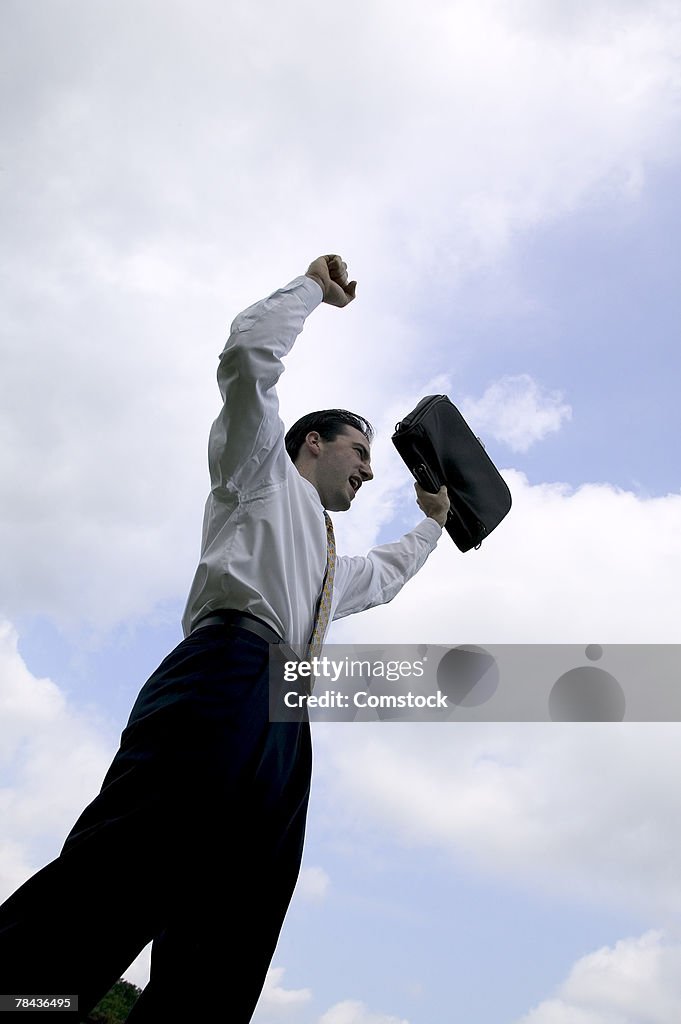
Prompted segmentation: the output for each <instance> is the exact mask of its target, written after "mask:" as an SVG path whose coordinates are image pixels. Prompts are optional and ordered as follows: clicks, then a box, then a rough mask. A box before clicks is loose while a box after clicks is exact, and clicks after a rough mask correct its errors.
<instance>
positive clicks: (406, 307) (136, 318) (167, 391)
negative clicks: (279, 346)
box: [0, 0, 681, 629]
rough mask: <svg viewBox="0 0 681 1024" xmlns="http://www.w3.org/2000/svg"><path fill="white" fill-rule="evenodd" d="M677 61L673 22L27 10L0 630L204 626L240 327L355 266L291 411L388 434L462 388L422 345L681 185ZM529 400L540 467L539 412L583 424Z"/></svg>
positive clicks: (318, 323)
mask: <svg viewBox="0 0 681 1024" xmlns="http://www.w3.org/2000/svg"><path fill="white" fill-rule="evenodd" d="M133 25H134V31H133V28H132V26H133ZM680 35H681V24H680V19H679V17H678V12H676V11H675V10H674V8H673V5H672V6H669V5H665V4H662V3H656V2H650V3H645V4H629V5H625V6H620V7H619V8H618V11H617V12H616V13H613V10H612V8H611V7H609V6H608V5H607V4H600V3H599V4H598V5H595V8H594V12H593V13H592V14H590V15H588V16H587V15H586V14H580V15H577V14H575V15H574V16H570V17H567V16H566V15H565V14H564V13H563V12H562V7H561V5H560V4H557V3H552V4H549V5H537V3H536V2H530V0H526V2H525V3H521V4H518V5H513V10H512V11H511V10H510V9H509V8H508V5H505V4H503V3H499V2H487V3H482V4H478V3H475V4H473V3H465V4H458V5H454V6H453V5H448V4H442V3H440V2H438V0H429V2H427V3H425V4H420V5H419V6H418V9H417V8H415V7H410V6H409V5H407V4H402V5H400V6H398V7H397V8H396V7H395V5H388V4H387V3H386V2H385V0H372V2H371V3H368V4H367V3H362V4H359V3H355V4H351V5H350V6H349V7H348V8H346V9H345V10H344V17H343V19H342V23H339V21H338V19H337V18H336V17H335V16H334V14H333V12H332V11H330V10H327V9H325V8H320V7H319V6H318V5H317V6H315V5H313V4H311V3H308V2H307V0H302V2H300V3H298V4H295V5H293V7H292V8H291V7H287V8H283V7H281V5H277V4H275V3H271V2H270V3H268V4H265V5H264V6H263V5H259V6H258V7H257V8H249V7H247V6H243V5H241V6H239V7H237V8H234V9H230V11H229V15H227V13H226V11H225V8H224V5H221V4H218V3H217V2H214V0H202V2H200V3H198V4H196V5H192V8H191V12H190V10H189V8H185V7H184V6H183V5H181V4H175V5H173V6H172V7H170V8H168V10H165V11H164V14H163V18H160V16H159V12H158V7H157V5H156V4H155V3H152V2H145V3H134V4H132V3H129V2H128V3H122V4H119V5H117V7H116V10H115V12H114V11H113V10H111V11H109V10H105V9H103V8H100V7H93V6H92V5H90V4H87V3H76V4H73V5H70V6H69V8H68V10H60V11H59V12H58V13H57V12H56V10H55V11H51V10H46V11H45V12H43V14H42V16H41V18H40V19H36V18H35V16H34V14H33V13H32V12H31V10H30V7H27V6H25V5H23V6H22V5H15V6H14V8H13V9H12V13H11V16H10V21H9V22H8V30H7V32H6V33H5V36H4V42H3V43H2V44H0V45H2V46H4V48H5V50H6V51H7V52H6V53H5V55H4V56H5V58H6V66H7V68H8V74H9V83H8V88H11V89H12V90H13V91H12V95H13V97H14V102H13V103H12V104H11V105H10V107H9V108H8V109H7V111H6V114H5V123H4V126H3V127H4V138H5V140H6V152H7V157H6V160H5V162H4V164H3V185H4V187H3V196H4V197H6V198H5V204H6V205H5V208H4V210H3V225H4V229H5V230H4V231H3V242H2V246H0V266H1V267H2V270H3V273H4V274H5V275H6V277H5V279H6V282H7V289H6V294H5V296H4V298H5V299H6V301H5V303H4V304H3V309H4V313H3V319H2V322H1V323H0V327H1V328H2V330H3V336H4V338H5V342H4V351H3V380H2V385H1V389H2V390H1V394H0V399H1V401H0V408H1V409H2V413H1V414H0V422H1V426H2V430H3V436H4V437H5V438H6V443H5V444H4V445H3V450H2V453H1V454H0V499H1V500H2V503H3V508H4V509H5V514H4V516H3V523H2V527H1V528H0V550H2V551H3V565H2V578H3V581H4V583H5V586H4V589H3V597H2V611H3V613H4V614H5V615H7V616H8V617H10V618H16V616H17V615H19V614H45V615H48V616H49V617H50V618H52V619H53V620H57V621H59V622H60V624H62V625H64V624H68V623H71V624H73V623H79V622H82V621H85V620H87V621H89V622H90V623H91V624H93V625H95V626H96V627H98V628H102V629H106V628H110V627H111V626H112V625H115V624H116V623H118V622H120V621H123V620H125V619H129V618H131V617H137V618H139V617H141V616H144V615H147V614H149V613H150V612H151V610H152V609H153V608H154V607H155V606H158V605H160V604H162V603H163V602H164V601H172V602H178V601H181V600H182V599H183V598H184V595H185V594H186V593H187V590H188V587H189V583H190V580H191V574H192V572H193V569H194V566H195V563H196V557H197V544H198V534H199V530H200V519H201V510H202V507H203V501H204V498H205V493H206V488H207V473H206V471H205V445H206V437H207V432H208V428H209V425H210V422H211V420H212V418H213V416H214V415H215V412H216V411H217V407H216V394H217V392H216V389H215V385H214V376H213V375H214V370H215V359H216V355H217V353H218V352H219V350H220V348H221V347H222V342H223V340H224V333H225V326H226V324H227V323H228V322H229V321H230V319H231V317H232V316H233V315H234V314H235V313H236V312H237V311H238V310H239V309H241V308H243V307H244V306H245V305H247V304H248V303H249V302H251V301H254V300H255V299H257V298H258V297H260V296H262V295H265V294H267V293H268V292H269V291H271V290H272V289H273V288H275V287H277V286H278V285H279V284H283V283H285V282H286V281H287V280H290V279H291V278H292V277H293V276H295V275H296V274H297V273H299V272H302V271H304V269H305V267H306V266H307V264H308V262H309V260H310V259H311V258H313V257H314V256H315V255H317V254H318V253H319V252H325V251H327V249H328V246H329V245H330V244H331V245H332V246H334V247H337V248H339V249H340V250H341V251H342V252H344V253H345V254H346V255H348V257H349V258H350V261H351V264H352V267H353V268H354V271H353V272H355V273H356V275H357V277H358V279H359V280H360V287H359V290H358V302H357V304H356V306H354V305H353V307H351V308H350V309H349V310H348V311H344V312H343V313H339V312H338V311H333V312H331V311H328V310H325V311H324V312H323V313H320V314H319V315H318V316H317V317H315V324H314V326H313V327H310V328H309V329H308V330H307V333H306V339H305V341H304V342H302V343H301V347H300V350H299V351H298V352H294V354H293V356H292V357H291V360H290V363H289V365H290V370H291V372H290V374H289V377H288V378H287V380H286V382H285V384H284V385H283V387H282V410H284V411H285V413H286V416H287V418H289V419H292V418H293V417H294V416H295V415H299V414H300V413H301V412H302V411H305V409H306V408H307V404H308V397H309V395H310V394H312V393H314V394H315V395H316V397H317V399H318V401H319V403H320V405H321V404H325V405H337V404H343V405H347V404H349V400H348V395H351V396H352V401H353V403H355V404H356V405H357V407H358V408H360V409H361V408H366V409H367V411H368V410H371V409H374V408H376V406H377V405H379V406H382V405H383V404H384V399H385V395H386V394H392V393H397V392H398V391H401V390H404V382H405V380H410V381H411V380H413V379H414V371H415V369H418V370H419V376H427V375H428V374H429V373H430V372H431V370H430V366H431V363H433V362H435V363H439V364H441V361H442V359H441V353H440V354H438V351H437V344H438V341H437V340H434V341H433V345H432V346H431V345H428V344H426V343H424V330H423V323H424V320H427V318H428V317H429V316H430V314H431V313H432V309H433V306H434V304H436V305H437V304H438V303H440V302H441V301H442V300H443V299H445V300H449V299H450V298H451V295H452V290H453V289H454V290H456V289H457V288H459V287H460V285H461V283H462V282H463V281H465V280H466V277H467V275H469V274H470V273H471V272H472V271H475V269H476V268H480V267H482V266H489V265H491V264H493V263H495V262H496V261H498V260H499V259H500V258H503V256H504V254H505V253H508V251H509V247H510V246H512V244H513V242H514V240H515V239H517V238H518V237H520V236H522V234H523V233H524V232H526V231H528V230H530V229H532V228H534V227H536V226H538V225H545V224H550V223H554V222H555V221H556V220H557V219H560V218H561V217H564V216H566V215H567V214H569V213H570V212H571V211H573V210H575V209H577V208H580V207H583V206H584V205H585V204H587V203H590V202H599V201H601V200H605V201H608V202H609V201H611V200H612V199H613V197H614V198H615V201H617V202H631V201H632V194H634V193H635V192H636V189H634V193H632V182H638V183H639V184H638V185H637V186H636V187H637V188H639V189H640V188H644V187H645V181H646V173H647V169H648V168H649V167H650V166H657V165H659V164H660V163H661V162H664V161H667V160H673V159H677V158H678V155H679V153H678V139H679V137H680V136H679V133H678V131H676V130H675V125H676V123H677V118H678V106H677V104H676V88H677V84H678V71H677V66H676V63H675V55H676V52H677V48H678V40H679V37H680ZM18 53H21V54H22V60H21V61H19V60H17V58H16V54H18ZM150 53H151V54H153V68H154V71H153V74H150V73H149V54H150ZM226 53H228V54H229V59H225V54H226ZM95 54H96V55H97V57H96V58H95ZM329 68H332V69H333V73H332V74H329ZM321 82H323V83H324V86H323V87H320V83H321ZM340 111H342V115H339V112H340ZM341 125H342V127H341ZM461 301H462V304H463V307H464V309H465V289H463V290H462V291H461ZM504 301H505V300H504ZM456 316H457V314H456V313H452V316H451V319H452V323H451V324H448V326H447V331H448V333H449V331H450V329H454V328H455V326H456ZM348 337H352V341H353V353H354V354H353V356H352V358H349V357H348ZM321 353H323V359H322V356H321ZM357 353H361V359H360V358H359V355H357ZM326 365H333V366H334V374H333V375H332V376H330V377H329V379H325V380H321V381H320V366H326ZM289 380H290V381H291V383H290V384H289ZM377 381H378V382H380V384H379V388H378V391H377V384H376V382H377ZM492 397H494V396H492ZM526 400H527V402H528V404H527V406H523V407H522V409H521V408H519V407H518V402H516V405H515V406H514V408H516V417H517V421H516V422H514V424H511V425H510V426H509V424H505V425H504V426H503V430H504V432H505V436H510V437H511V438H512V439H514V440H513V443H515V444H520V445H521V446H522V445H523V444H525V443H528V441H529V440H530V439H531V437H533V436H534V435H532V434H531V432H530V434H528V432H527V426H526V423H525V420H526V413H527V411H528V410H529V411H530V412H531V413H532V415H534V416H535V423H538V422H542V423H543V426H542V429H543V430H547V429H549V427H550V425H551V424H552V423H553V424H555V422H556V420H555V417H557V416H563V418H564V416H565V413H564V412H563V413H561V412H560V410H561V408H562V407H561V406H560V405H559V404H558V405H557V406H556V407H555V408H553V409H552V407H551V398H550V396H547V395H546V393H544V392H542V393H541V394H540V395H539V396H538V397H536V398H535V399H533V398H531V397H529V398H527V396H526ZM533 402H534V403H535V404H533ZM490 415H491V414H490ZM552 417H553V418H552ZM542 418H543V419H542ZM497 422H498V417H497ZM521 424H525V426H524V427H523V426H522V425H521ZM499 429H502V425H499ZM509 430H510V431H511V434H510V435H509V433H508V432H509Z"/></svg>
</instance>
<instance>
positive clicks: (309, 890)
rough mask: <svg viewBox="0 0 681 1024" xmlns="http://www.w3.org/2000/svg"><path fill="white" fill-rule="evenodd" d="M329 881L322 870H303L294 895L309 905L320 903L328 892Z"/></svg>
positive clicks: (312, 868) (316, 868) (317, 868)
mask: <svg viewBox="0 0 681 1024" xmlns="http://www.w3.org/2000/svg"><path fill="white" fill-rule="evenodd" d="M330 883H331V879H330V878H329V876H328V875H327V873H326V871H325V870H324V868H320V867H309V868H303V869H302V871H301V872H300V877H299V878H298V884H297V887H296V894H297V895H298V896H300V897H301V899H303V900H306V901H307V902H309V903H322V902H323V901H324V900H325V899H326V894H327V893H328V891H329V885H330Z"/></svg>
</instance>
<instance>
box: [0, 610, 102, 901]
mask: <svg viewBox="0 0 681 1024" xmlns="http://www.w3.org/2000/svg"><path fill="white" fill-rule="evenodd" d="M17 643H18V637H17V633H16V631H15V629H14V628H13V627H12V626H11V624H9V623H8V622H2V623H0V768H1V769H2V774H3V784H2V788H1V789H0V812H1V814H2V820H3V830H4V841H3V844H2V846H1V847H0V900H2V899H4V898H6V897H7V896H9V894H10V892H12V891H13V890H14V889H16V888H17V886H19V885H21V884H22V883H23V882H24V881H25V880H26V878H28V877H29V875H30V874H32V873H33V872H34V871H35V870H37V869H38V868H39V867H42V864H41V863H38V864H36V863H35V861H34V856H35V851H36V850H38V849H40V850H44V851H50V853H49V856H50V858H51V857H54V856H56V855H57V854H58V852H59V849H60V848H61V843H62V842H63V840H64V839H65V838H66V834H67V833H68V831H69V830H70V828H71V826H72V825H73V824H74V822H75V820H76V818H77V817H78V815H79V814H80V813H81V811H82V810H83V808H84V807H85V805H86V804H87V803H89V802H90V800H92V798H93V797H94V796H95V795H96V794H97V792H98V791H99V786H100V785H101V781H102V778H103V777H104V773H105V771H106V768H107V767H108V763H109V761H110V760H111V756H112V754H113V750H112V749H111V748H110V745H109V744H108V743H107V741H106V739H105V738H104V723H102V722H98V721H96V720H94V719H93V718H92V717H89V716H88V715H86V714H84V713H83V712H82V711H77V710H76V709H75V708H73V707H72V706H71V705H70V704H69V702H68V700H67V699H66V698H65V696H64V694H63V693H62V692H61V690H60V689H59V687H57V686H56V685H55V684H54V683H53V682H52V681H51V680H50V679H44V678H43V679H38V678H36V677H35V676H33V675H32V674H31V672H30V671H29V670H28V668H27V667H26V664H25V663H24V661H23V659H22V657H21V655H20V654H19V651H18V646H17ZM57 841H58V844H57Z"/></svg>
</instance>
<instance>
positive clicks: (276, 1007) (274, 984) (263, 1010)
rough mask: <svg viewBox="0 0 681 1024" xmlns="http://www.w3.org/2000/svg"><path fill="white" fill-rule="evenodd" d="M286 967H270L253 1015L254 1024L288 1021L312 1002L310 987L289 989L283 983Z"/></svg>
mask: <svg viewBox="0 0 681 1024" xmlns="http://www.w3.org/2000/svg"><path fill="white" fill-rule="evenodd" d="M284 974H285V969H284V968H283V967H270V969H269V970H268V972H267V977H266V978H265V984H264V986H263V990H262V993H261V995H260V1000H259V1002H258V1005H257V1007H256V1010H255V1013H254V1015H253V1022H254V1024H270V1022H272V1021H280V1020H281V1021H288V1020H290V1019H291V1016H292V1015H293V1016H294V1017H296V1016H299V1015H300V1014H301V1012H302V1011H303V1009H304V1008H305V1007H306V1006H307V1005H308V1004H309V1003H310V1002H311V1000H312V992H311V991H310V989H308V988H299V989H287V988H284V986H283V985H282V981H283V978H284Z"/></svg>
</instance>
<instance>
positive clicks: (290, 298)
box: [208, 276, 323, 495]
mask: <svg viewBox="0 0 681 1024" xmlns="http://www.w3.org/2000/svg"><path fill="white" fill-rule="evenodd" d="M322 298H323V294H322V290H321V288H320V286H319V285H318V284H317V283H316V281H313V280H312V278H309V277H306V276H303V277H298V278H296V279H295V280H293V281H291V282H290V284H288V285H286V286H285V287H284V288H280V289H279V290H278V291H276V292H273V293H272V295H270V296H268V298H266V299H263V300H262V301H260V302H256V303H255V304H254V305H253V306H249V307H248V309H246V310H244V311H243V312H242V313H240V314H239V315H238V316H237V317H236V319H235V320H234V322H233V323H232V326H231V329H230V335H229V339H228V341H227V344H226V345H225V348H224V350H223V352H222V354H221V356H220V363H219V366H218V375H217V376H218V385H219V388H220V394H221V395H222V401H223V405H222V409H221V411H220V414H219V416H218V417H217V419H216V420H215V422H214V423H213V426H212V427H211V431H210V438H209V441H208V465H209V469H210V477H211V490H212V491H213V492H214V493H218V494H219V493H220V492H222V493H223V494H226V493H234V492H236V491H238V492H239V493H241V494H242V495H243V494H244V493H245V492H255V491H258V490H260V488H261V487H264V486H267V485H269V484H272V483H276V482H278V481H279V480H283V478H284V476H285V474H286V460H287V459H288V455H287V454H286V449H285V447H284V424H283V423H282V421H281V419H280V418H279V400H278V398H277V393H276V390H275V385H276V384H277V381H278V380H279V378H280V376H281V374H282V373H283V371H284V365H283V363H282V359H283V357H284V356H286V355H287V354H288V352H290V350H291V348H292V347H293V343H294V342H295V340H296V338H297V337H298V335H299V334H300V333H301V331H302V330H303V325H304V323H305V319H306V317H307V316H308V315H309V314H310V313H311V312H312V311H313V310H314V309H316V307H317V306H318V305H319V304H320V303H321V301H322Z"/></svg>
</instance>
